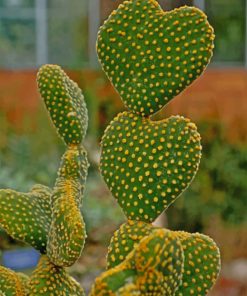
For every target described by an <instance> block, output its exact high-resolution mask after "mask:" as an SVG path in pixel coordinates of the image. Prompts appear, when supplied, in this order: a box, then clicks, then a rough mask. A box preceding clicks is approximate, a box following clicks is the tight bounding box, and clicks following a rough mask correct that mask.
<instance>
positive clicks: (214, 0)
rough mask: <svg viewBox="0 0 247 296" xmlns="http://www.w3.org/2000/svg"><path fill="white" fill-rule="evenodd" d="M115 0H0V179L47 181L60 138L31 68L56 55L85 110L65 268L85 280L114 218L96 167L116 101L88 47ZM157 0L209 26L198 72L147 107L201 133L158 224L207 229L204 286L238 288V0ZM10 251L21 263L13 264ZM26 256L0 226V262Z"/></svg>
mask: <svg viewBox="0 0 247 296" xmlns="http://www.w3.org/2000/svg"><path fill="white" fill-rule="evenodd" d="M121 2H122V1H113V0H90V1H87V0H70V1H66V0H49V1H47V0H0V57H1V59H0V188H9V187H11V188H13V189H16V190H19V191H24V192H25V191H28V190H29V189H30V187H31V186H32V185H33V184H35V183H42V184H45V185H48V186H53V184H54V180H55V177H56V170H57V168H58V165H59V160H60V157H61V155H62V153H63V151H64V146H63V144H62V143H61V141H60V140H59V139H58V138H57V136H56V134H55V132H54V129H53V128H52V126H51V123H50V121H49V119H48V116H47V114H46V113H45V110H44V108H43V105H42V103H41V100H40V98H39V95H38V93H37V89H36V81H35V76H36V72H37V68H38V67H39V66H40V65H41V64H45V63H55V64H60V65H61V66H63V67H64V68H65V69H67V71H68V73H69V75H70V77H71V78H72V79H74V80H75V81H77V82H78V84H79V85H80V87H81V88H82V89H83V92H84V94H85V99H86V101H87V106H88V109H89V115H90V117H89V118H90V123H89V130H88V135H87V139H86V143H85V145H86V147H87V149H88V151H89V158H90V162H91V167H90V172H89V178H88V183H87V189H86V195H85V198H84V207H83V213H84V216H85V220H86V223H87V232H88V240H87V244H86V248H85V250H84V252H83V255H82V257H81V259H80V260H79V261H78V263H77V264H76V265H75V266H73V267H72V268H71V273H72V274H73V275H74V276H75V277H76V279H77V280H79V281H80V282H81V283H82V284H83V285H84V286H85V288H86V289H88V288H89V287H90V285H91V282H92V280H93V279H94V278H95V277H96V276H97V275H98V274H99V273H100V272H101V271H102V270H103V269H104V266H105V254H106V252H107V245H108V244H109V240H110V237H111V235H112V233H113V231H114V230H116V229H117V228H118V227H119V225H120V224H121V223H122V222H123V221H124V216H123V214H122V212H121V210H120V209H119V207H118V206H117V205H116V203H115V201H114V199H113V197H112V196H111V194H110V193H109V191H108V189H107V188H106V186H105V184H104V182H103V181H102V179H101V177H100V175H99V172H98V161H99V142H100V138H101V136H102V133H103V131H104V129H105V127H106V125H107V124H108V123H109V121H110V120H111V119H112V118H113V117H114V116H115V115H116V114H117V113H118V112H119V111H121V110H123V109H124V106H123V104H122V103H121V101H120V99H119V96H118V94H117V93H116V92H115V91H114V90H113V88H112V86H111V85H110V83H109V81H108V80H107V78H106V77H105V75H104V74H103V73H102V71H101V70H100V67H99V65H98V63H97V58H96V54H95V40H96V34H97V30H98V27H99V25H100V24H101V23H102V22H103V20H104V19H105V18H106V17H107V16H108V15H109V13H110V12H111V11H112V10H113V9H115V8H116V7H117V6H118V5H119V4H120V3H121ZM159 2H160V4H161V5H162V7H163V8H164V9H166V10H170V9H173V8H175V7H179V6H181V5H184V4H187V5H195V6H197V7H200V8H201V9H202V10H204V11H205V12H206V13H207V15H208V17H209V20H210V22H211V24H212V25H213V26H214V28H215V32H216V47H215V55H214V58H213V61H212V63H211V65H210V67H209V68H208V69H207V71H206V73H205V74H204V75H203V76H202V77H201V78H200V79H198V80H197V81H196V82H195V83H194V84H193V85H192V86H191V87H190V88H189V89H188V90H186V91H184V92H183V93H182V94H181V95H179V96H178V97H177V98H176V99H175V100H173V102H172V103H170V104H169V106H168V107H167V108H165V110H164V111H162V112H160V114H158V116H157V118H164V117H168V116H170V115H171V114H180V115H184V116H187V117H190V118H191V119H192V120H193V121H194V122H196V124H197V125H198V127H199V131H200V133H201V135H202V139H203V140H202V142H203V159H202V162H201V166H200V170H199V173H198V175H197V177H196V179H195V180H194V182H193V184H192V185H191V187H190V188H189V189H188V190H187V192H186V193H184V194H183V196H181V197H180V199H179V200H178V201H177V202H176V203H175V204H174V205H172V206H171V207H170V208H169V211H167V213H166V215H164V216H163V217H162V220H161V223H163V225H164V226H168V227H169V228H171V229H174V230H177V229H179V230H181V229H183V230H187V231H191V232H194V231H200V232H204V233H206V234H208V235H210V236H212V237H213V238H214V239H215V240H216V242H217V243H218V245H219V246H220V248H221V253H222V261H223V268H222V273H221V277H220V280H219V281H218V283H217V286H216V287H215V289H214V290H213V291H212V293H211V294H210V295H212V296H221V295H228V296H246V295H247V174H246V170H247V1H246V0H227V1H225V0H207V1H203V0H195V1H176V0H173V1H172V0H170V1H168V0H167V1H165V0H160V1H159ZM20 252H21V254H22V258H24V255H25V256H26V259H27V260H26V262H24V261H25V260H23V262H19V263H18V258H19V257H20V256H19V254H20ZM23 254H24V255H23ZM11 258H12V259H13V258H15V260H16V261H15V260H14V262H13V260H11ZM35 260H36V261H37V254H35V253H34V252H33V250H31V249H28V248H27V247H26V246H24V245H22V244H20V243H18V242H16V241H13V240H12V239H11V238H9V237H8V236H7V235H6V234H5V233H4V231H3V230H0V263H1V264H4V265H5V266H10V267H12V268H14V269H16V270H25V271H26V272H30V270H31V269H32V268H33V265H34V264H35ZM11 264H12V265H11Z"/></svg>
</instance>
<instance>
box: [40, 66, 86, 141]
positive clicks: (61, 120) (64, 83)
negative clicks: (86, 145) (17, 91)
mask: <svg viewBox="0 0 247 296" xmlns="http://www.w3.org/2000/svg"><path fill="white" fill-rule="evenodd" d="M37 81H38V87H39V91H40V94H41V96H42V98H43V100H44V103H45V105H46V108H47V110H48V112H49V114H50V117H51V120H52V122H53V124H54V126H55V127H56V129H57V132H58V134H59V135H60V137H61V138H62V139H63V140H64V142H65V143H66V144H67V145H71V144H80V143H81V142H82V140H83V138H84V137H85V134H86V130H87V125H88V114H87V107H86V104H85V101H84V97H83V95H82V92H81V90H80V89H79V87H78V85H77V84H76V83H75V82H74V81H72V80H71V79H70V78H69V77H68V76H67V75H66V74H65V72H64V71H63V70H62V69H61V68H60V67H59V66H57V65H44V66H42V67H41V68H40V70H39V73H38V77H37Z"/></svg>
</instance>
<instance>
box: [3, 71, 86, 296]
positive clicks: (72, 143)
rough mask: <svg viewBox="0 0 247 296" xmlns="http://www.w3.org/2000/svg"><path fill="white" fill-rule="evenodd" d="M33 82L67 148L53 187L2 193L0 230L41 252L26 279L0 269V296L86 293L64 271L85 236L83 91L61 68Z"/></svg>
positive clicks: (74, 259)
mask: <svg viewBox="0 0 247 296" xmlns="http://www.w3.org/2000/svg"><path fill="white" fill-rule="evenodd" d="M37 81H38V87H39V90H40V93H41V97H42V98H43V101H44V103H45V106H46V107H47V109H48V111H49V114H50V117H51V120H52V122H53V124H54V126H55V127H56V129H57V132H58V135H59V136H60V137H61V138H62V139H63V140H64V142H65V144H66V146H67V150H66V152H65V154H64V155H63V157H62V160H61V164H60V168H59V170H58V176H57V179H56V182H55V185H54V188H52V189H50V188H47V187H46V186H43V185H35V186H34V187H33V188H32V189H31V191H30V192H29V193H19V192H16V191H13V190H9V189H8V190H0V226H1V227H2V228H3V229H5V230H6V231H7V232H8V233H9V234H10V235H11V236H12V237H13V238H16V239H18V240H21V241H23V242H25V243H27V244H30V245H31V246H33V247H34V248H36V249H37V250H38V251H40V252H41V253H42V256H41V259H40V262H39V264H38V267H37V269H36V270H34V272H33V273H32V275H31V276H30V278H27V277H24V276H23V275H20V274H17V273H15V272H13V271H11V270H8V269H5V268H3V267H1V269H0V271H1V273H0V295H1V296H2V295H7V296H12V295H16V296H26V295H28V296H34V295H47V296H48V295H74V296H75V295H78V296H79V295H84V291H83V289H82V288H81V287H80V285H79V284H78V283H76V282H75V280H74V279H73V278H71V277H70V276H69V274H68V273H67V272H66V269H65V267H67V266H71V265H73V264H74V263H75V262H76V260H77V259H78V258H79V256H80V255H81V252H82V249H83V246H84V242H85V238H86V232H85V225H84V221H83V217H82V214H81V206H82V197H83V191H84V187H85V182H86V177H87V169H88V161H87V153H86V151H85V149H84V148H83V146H82V141H83V139H84V137H85V134H86V130H87V124H88V120H87V109H86V105H85V102H84V98H83V95H82V93H81V90H80V89H79V88H78V86H77V85H76V83H74V82H73V81H71V80H70V79H69V77H68V76H67V75H66V74H65V73H64V71H63V70H62V69H61V68H60V67H59V66H56V65H45V66H43V67H41V69H40V70H39V73H38V78H37Z"/></svg>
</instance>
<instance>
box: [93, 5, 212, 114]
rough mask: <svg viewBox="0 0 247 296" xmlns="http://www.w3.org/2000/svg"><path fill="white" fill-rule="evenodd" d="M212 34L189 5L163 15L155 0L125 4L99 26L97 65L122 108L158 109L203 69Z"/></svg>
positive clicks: (201, 15) (202, 16)
mask: <svg viewBox="0 0 247 296" xmlns="http://www.w3.org/2000/svg"><path fill="white" fill-rule="evenodd" d="M213 41H214V31H213V28H212V27H211V26H210V24H209V23H208V21H207V17H206V15H205V14H204V13H203V12H202V11H200V10H199V9H197V8H195V7H187V6H184V7H181V8H179V9H175V10H172V11H169V12H164V11H163V10H162V9H161V7H160V6H159V4H158V2H157V1H155V0H130V1H124V2H123V4H121V5H120V6H119V8H118V9H117V10H115V11H114V12H113V13H112V14H111V15H110V17H109V18H108V20H107V21H106V22H105V23H104V25H103V26H102V27H101V29H100V31H99V35H98V41H97V52H98V56H99V60H100V62H101V65H102V67H103V69H104V71H105V72H106V74H107V76H108V77H109V79H110V80H111V82H112V84H113V85H114V87H115V88H116V90H117V91H118V92H119V94H120V96H121V97H122V100H123V102H124V103H125V104H126V105H127V107H128V108H129V109H130V110H131V111H133V112H136V113H139V114H141V115H143V116H147V115H151V114H153V113H155V112H157V111H159V110H160V109H161V108H162V107H163V106H164V105H166V104H167V103H168V102H169V101H170V100H171V99H172V98H174V97H175V96H176V95H178V94H179V93H180V92H181V91H183V90H184V89H185V88H186V87H187V86H188V85H190V84H191V83H192V82H193V81H194V80H195V79H196V78H197V77H198V76H200V75H201V73H202V72H203V71H204V69H205V67H206V66H207V65H208V63H209V61H210V59H211V57H212V51H213V47H214V45H213Z"/></svg>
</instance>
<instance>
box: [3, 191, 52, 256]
mask: <svg viewBox="0 0 247 296" xmlns="http://www.w3.org/2000/svg"><path fill="white" fill-rule="evenodd" d="M50 196H51V190H50V189H49V188H47V187H45V186H42V185H36V186H35V187H33V188H32V190H31V192H30V193H20V192H16V191H14V190H10V189H6V190H3V189H2V190H0V209H1V210H0V226H1V227H2V228H3V229H5V231H6V232H7V233H8V234H9V235H11V236H12V237H13V238H15V239H17V240H20V241H23V242H25V243H27V244H29V245H31V246H32V247H34V248H36V249H37V250H39V251H40V252H41V253H45V252H46V243H47V236H48V232H49V228H50V222H51V209H50Z"/></svg>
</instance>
